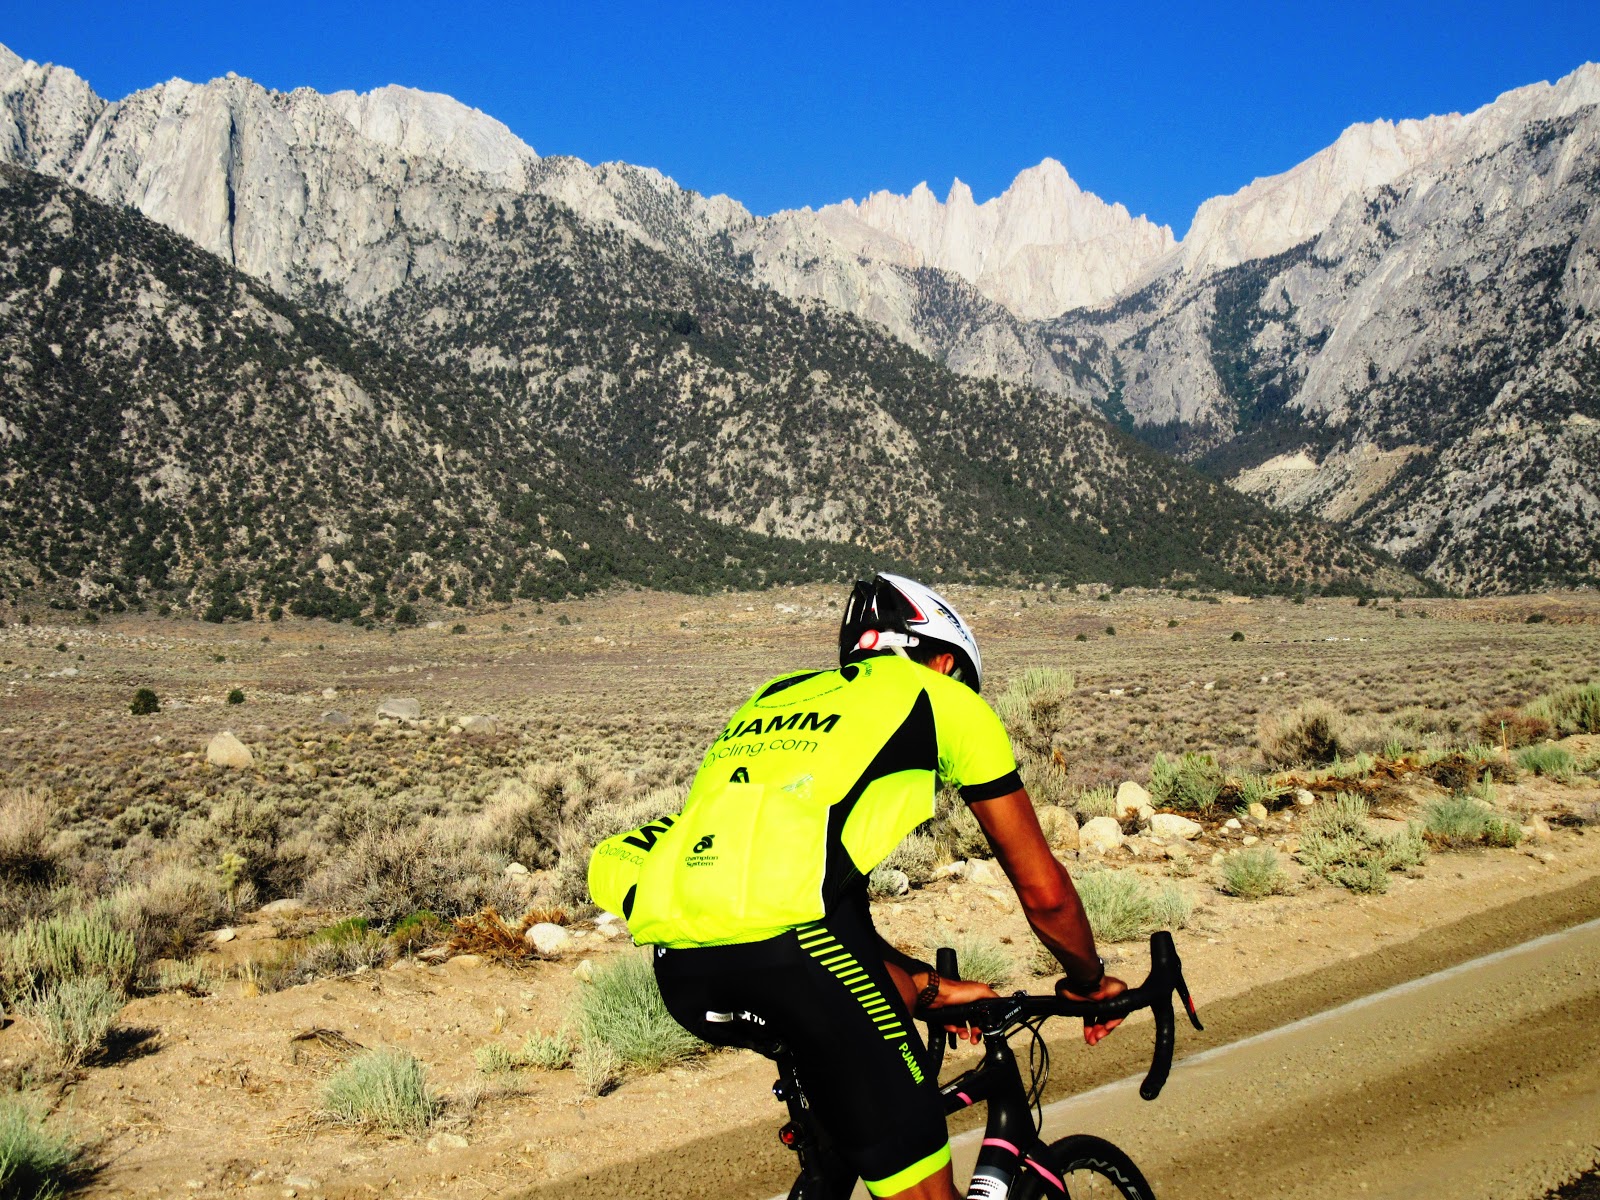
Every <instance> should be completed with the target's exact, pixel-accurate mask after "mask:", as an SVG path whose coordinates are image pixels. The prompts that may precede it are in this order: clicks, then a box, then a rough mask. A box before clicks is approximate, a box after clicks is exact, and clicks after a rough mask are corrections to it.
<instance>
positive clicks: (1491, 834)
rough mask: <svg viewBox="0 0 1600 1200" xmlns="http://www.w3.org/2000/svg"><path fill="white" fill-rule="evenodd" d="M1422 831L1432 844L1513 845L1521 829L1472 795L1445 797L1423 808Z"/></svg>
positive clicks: (1458, 847) (1452, 845)
mask: <svg viewBox="0 0 1600 1200" xmlns="http://www.w3.org/2000/svg"><path fill="white" fill-rule="evenodd" d="M1422 824H1423V832H1424V835H1425V836H1426V837H1427V839H1428V841H1429V842H1431V843H1433V844H1434V845H1435V846H1441V847H1444V848H1447V849H1460V848H1462V847H1465V846H1482V845H1489V846H1515V845H1516V844H1517V843H1518V842H1519V841H1521V840H1522V829H1521V827H1520V826H1518V825H1517V824H1516V823H1515V822H1513V821H1510V820H1508V819H1507V818H1505V817H1503V816H1500V815H1499V814H1498V813H1496V812H1495V811H1494V810H1493V809H1492V808H1490V807H1489V806H1488V805H1487V804H1486V803H1484V802H1483V801H1482V800H1480V799H1478V798H1477V797H1475V796H1447V797H1445V798H1444V799H1442V800H1434V801H1432V802H1430V803H1429V804H1428V806H1427V807H1426V808H1425V809H1423V812H1422Z"/></svg>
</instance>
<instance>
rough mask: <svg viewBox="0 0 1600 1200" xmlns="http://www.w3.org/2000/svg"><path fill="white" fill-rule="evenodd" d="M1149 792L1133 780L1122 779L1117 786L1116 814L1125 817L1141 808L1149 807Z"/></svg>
mask: <svg viewBox="0 0 1600 1200" xmlns="http://www.w3.org/2000/svg"><path fill="white" fill-rule="evenodd" d="M1150 807H1151V803H1150V793H1149V792H1147V791H1145V790H1144V788H1143V787H1141V786H1140V785H1139V784H1137V783H1135V782H1134V781H1133V780H1131V779H1128V780H1124V781H1123V783H1122V786H1121V787H1119V788H1117V816H1118V817H1119V818H1120V817H1126V816H1128V815H1130V814H1132V813H1136V812H1138V811H1139V810H1140V809H1142V808H1150Z"/></svg>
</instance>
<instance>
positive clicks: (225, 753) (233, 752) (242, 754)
mask: <svg viewBox="0 0 1600 1200" xmlns="http://www.w3.org/2000/svg"><path fill="white" fill-rule="evenodd" d="M206 761H207V762H208V763H210V764H211V765H212V766H214V767H233V768H236V769H239V770H242V769H244V768H245V767H248V766H250V765H251V764H252V763H254V762H255V756H254V755H253V754H251V753H250V747H249V746H246V745H245V744H244V743H243V742H241V741H240V740H239V739H238V738H236V737H234V736H233V734H231V733H229V732H227V731H226V730H224V731H223V732H221V733H219V734H217V736H216V737H214V738H212V739H211V741H210V742H209V743H208V744H207V746H206Z"/></svg>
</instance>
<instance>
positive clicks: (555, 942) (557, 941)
mask: <svg viewBox="0 0 1600 1200" xmlns="http://www.w3.org/2000/svg"><path fill="white" fill-rule="evenodd" d="M522 937H523V940H524V941H526V942H527V943H528V945H530V946H532V947H533V948H534V949H535V950H537V951H538V952H539V953H540V954H559V953H561V951H562V950H564V949H566V947H567V946H568V945H570V944H571V942H572V935H571V934H570V933H568V932H567V931H566V930H565V929H563V928H561V926H559V925H554V924H552V923H551V922H549V921H540V922H539V923H538V924H537V925H530V926H529V927H528V932H526V933H524V934H523V935H522Z"/></svg>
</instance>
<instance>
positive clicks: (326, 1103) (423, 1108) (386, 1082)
mask: <svg viewBox="0 0 1600 1200" xmlns="http://www.w3.org/2000/svg"><path fill="white" fill-rule="evenodd" d="M440 1107H441V1106H440V1104H439V1101H438V1099H437V1098H436V1097H435V1096H434V1094H433V1092H432V1090H431V1089H430V1088H429V1087H428V1075H427V1072H426V1071H425V1070H424V1069H423V1066H422V1064H421V1063H420V1062H418V1061H417V1059H416V1058H415V1057H414V1056H413V1055H410V1054H407V1053H406V1052H405V1051H403V1050H391V1049H377V1050H365V1051H363V1052H362V1053H360V1054H357V1055H356V1056H355V1057H354V1058H352V1059H351V1060H350V1061H349V1062H347V1063H345V1065H344V1066H342V1067H341V1068H339V1070H338V1071H337V1072H336V1073H335V1074H334V1075H333V1077H332V1078H330V1079H329V1080H328V1082H327V1084H326V1085H324V1087H323V1089H322V1108H323V1111H324V1112H326V1113H327V1114H328V1115H329V1116H330V1117H332V1118H333V1119H334V1120H336V1121H346V1122H349V1123H351V1124H363V1125H374V1126H377V1127H378V1128H379V1129H387V1130H390V1131H392V1132H394V1133H405V1134H410V1135H411V1136H413V1137H415V1136H417V1135H419V1134H421V1133H423V1132H424V1131H425V1130H426V1129H427V1128H428V1126H429V1125H430V1124H432V1123H433V1120H434V1118H435V1117H436V1116H438V1114H439V1110H440Z"/></svg>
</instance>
